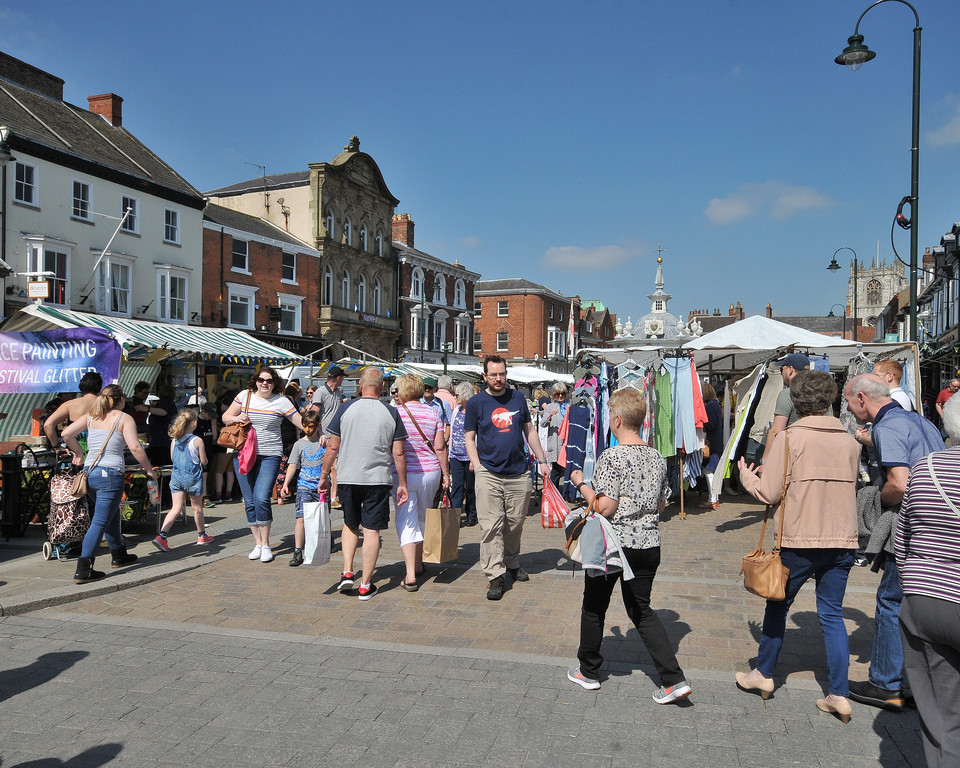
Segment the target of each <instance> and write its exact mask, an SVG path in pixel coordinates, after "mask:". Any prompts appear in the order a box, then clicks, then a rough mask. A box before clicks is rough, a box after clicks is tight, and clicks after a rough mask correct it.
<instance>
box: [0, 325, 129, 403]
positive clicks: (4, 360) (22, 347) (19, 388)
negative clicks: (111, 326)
mask: <svg viewBox="0 0 960 768" xmlns="http://www.w3.org/2000/svg"><path fill="white" fill-rule="evenodd" d="M89 371H99V372H100V375H101V376H103V383H104V385H106V384H111V383H114V382H116V381H117V377H118V376H119V374H120V344H119V343H118V342H117V340H116V339H114V338H113V336H111V335H110V334H109V333H107V332H106V331H104V330H102V329H100V328H65V329H62V330H56V331H34V332H32V333H2V332H0V393H4V394H19V393H22V392H76V391H77V384H78V383H79V382H80V377H82V376H83V374H85V373H87V372H89Z"/></svg>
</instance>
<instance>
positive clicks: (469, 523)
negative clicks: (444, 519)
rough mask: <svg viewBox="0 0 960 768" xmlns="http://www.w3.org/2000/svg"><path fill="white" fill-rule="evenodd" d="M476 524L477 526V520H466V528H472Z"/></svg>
mask: <svg viewBox="0 0 960 768" xmlns="http://www.w3.org/2000/svg"><path fill="white" fill-rule="evenodd" d="M476 524H477V518H475V517H468V518H467V528H473V526H475V525H476Z"/></svg>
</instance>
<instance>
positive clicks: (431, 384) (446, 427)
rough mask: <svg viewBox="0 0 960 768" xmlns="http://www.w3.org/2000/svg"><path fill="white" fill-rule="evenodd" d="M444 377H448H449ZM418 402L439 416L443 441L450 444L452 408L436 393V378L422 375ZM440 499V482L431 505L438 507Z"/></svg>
mask: <svg viewBox="0 0 960 768" xmlns="http://www.w3.org/2000/svg"><path fill="white" fill-rule="evenodd" d="M441 378H444V377H441ZM445 378H447V379H449V378H450V377H449V376H447V377H445ZM420 402H421V403H423V404H424V405H429V406H430V407H431V408H433V409H434V410H435V411H436V412H437V414H438V415H439V416H440V423H441V424H443V442H444V444H445V445H450V424H451V422H452V421H453V408H451V407H450V405H449V404H448V403H447V402H446V400H443V399H441V398H440V397H439V396H438V395H437V380H436V379H435V378H434V377H433V376H424V377H423V397H421V398H420ZM444 450H446V449H444ZM441 499H443V484H442V483H441V484H440V485H439V486H437V492H436V493H435V494H434V496H433V506H434V507H439V506H440V501H441Z"/></svg>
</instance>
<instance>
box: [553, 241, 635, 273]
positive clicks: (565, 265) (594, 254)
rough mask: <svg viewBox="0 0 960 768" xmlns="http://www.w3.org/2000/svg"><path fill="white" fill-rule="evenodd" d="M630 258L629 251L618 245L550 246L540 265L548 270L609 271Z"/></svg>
mask: <svg viewBox="0 0 960 768" xmlns="http://www.w3.org/2000/svg"><path fill="white" fill-rule="evenodd" d="M630 256H631V253H630V251H628V250H627V249H626V248H624V247H622V246H619V245H598V246H597V247H595V248H578V247H577V246H575V245H560V246H552V247H550V248H548V249H547V252H546V253H545V254H544V255H543V258H542V259H541V261H540V263H541V264H542V265H543V266H544V267H548V268H550V269H566V270H575V269H584V268H589V269H592V270H597V269H601V270H602V269H610V268H611V267H616V266H619V265H620V264H623V263H624V262H625V261H627V259H629V258H630Z"/></svg>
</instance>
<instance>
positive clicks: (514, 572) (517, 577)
mask: <svg viewBox="0 0 960 768" xmlns="http://www.w3.org/2000/svg"><path fill="white" fill-rule="evenodd" d="M507 573H509V574H510V578H511V579H513V580H514V581H530V574H529V573H527V572H526V571H525V570H523V568H521V567H520V566H517V567H516V568H507Z"/></svg>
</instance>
